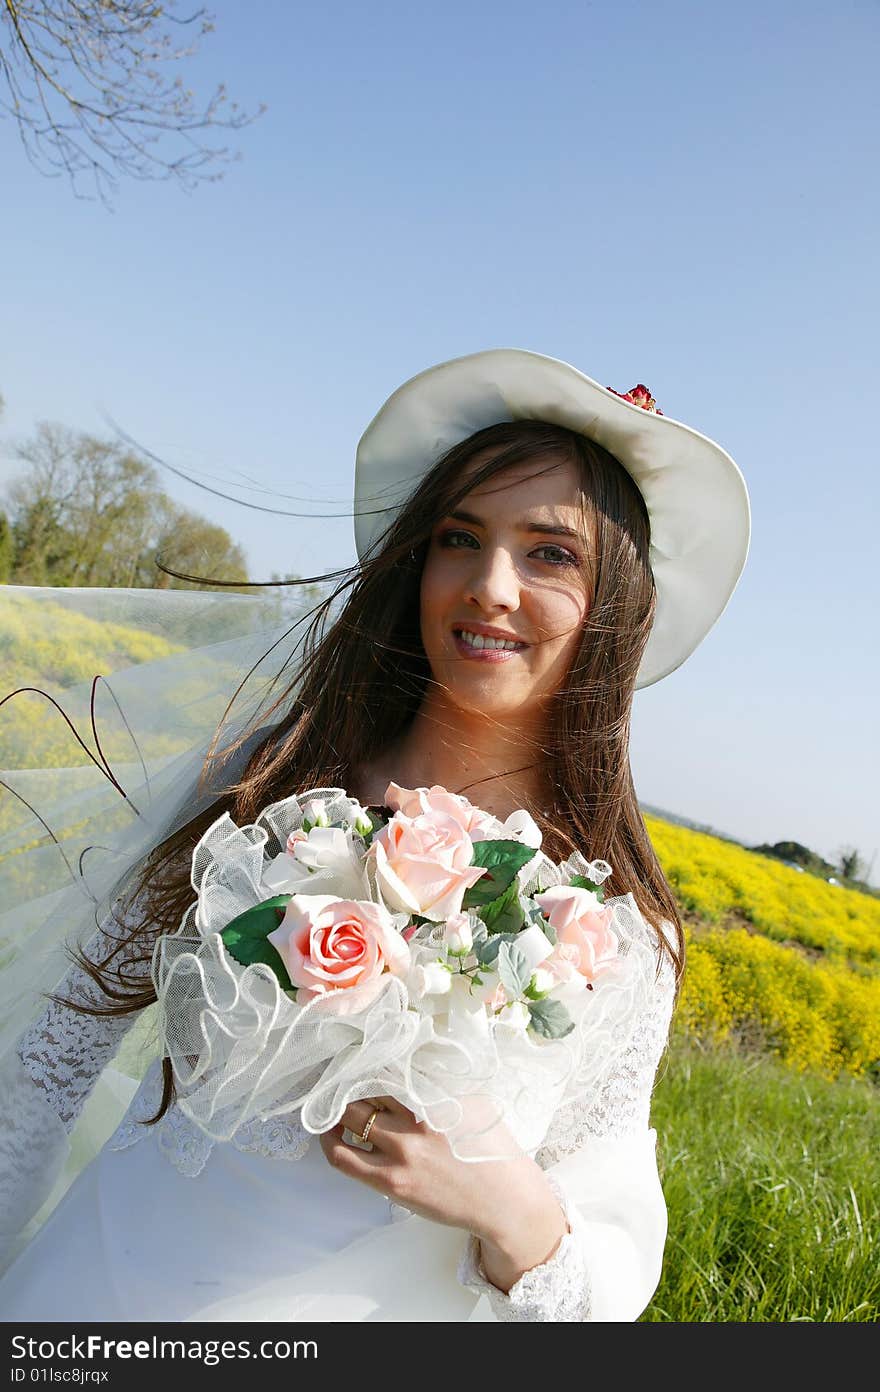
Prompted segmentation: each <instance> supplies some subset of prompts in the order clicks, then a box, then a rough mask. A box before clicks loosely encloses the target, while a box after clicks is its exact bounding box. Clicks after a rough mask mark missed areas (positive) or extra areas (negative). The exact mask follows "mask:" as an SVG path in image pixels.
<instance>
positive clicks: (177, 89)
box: [0, 0, 265, 205]
mask: <svg viewBox="0 0 880 1392" xmlns="http://www.w3.org/2000/svg"><path fill="white" fill-rule="evenodd" d="M176 5H177V0H168V3H167V4H164V5H163V4H159V3H156V0H0V20H2V21H3V28H0V118H2V117H3V116H4V115H5V116H6V117H7V118H11V119H13V120H14V121H15V122H16V123H17V126H18V131H19V135H20V137H21V140H22V144H23V146H24V150H25V153H26V154H27V156H28V158H29V159H30V161H31V163H32V164H33V165H34V166H35V168H37V169H39V170H40V172H41V173H43V174H48V175H50V176H53V177H57V176H58V175H61V174H67V175H68V176H69V178H70V180H71V184H72V186H73V189H74V192H75V193H76V194H77V196H79V197H82V196H94V195H87V194H83V192H82V187H83V183H84V182H85V183H87V184H90V185H92V187H93V189H94V194H96V195H97V196H98V197H100V198H101V199H103V201H104V202H105V203H107V204H108V205H109V202H110V196H111V195H112V194H113V193H114V192H115V191H116V189H117V187H118V182H119V179H120V177H130V178H135V179H172V178H173V179H176V180H177V181H178V182H179V183H180V184H181V185H182V186H183V187H184V188H186V189H193V188H194V187H195V186H196V185H197V184H199V183H202V182H214V181H216V180H217V179H219V178H222V174H223V171H222V169H218V166H219V165H223V164H227V163H228V162H229V161H230V160H232V159H235V158H237V156H236V155H233V154H231V153H230V151H229V150H228V149H227V148H226V147H225V146H217V145H214V144H211V143H210V142H209V139H208V137H207V136H206V132H209V131H212V130H215V129H225V130H240V129H241V128H242V127H243V126H246V125H248V124H250V122H251V121H253V120H255V119H256V117H257V116H259V115H261V114H262V112H263V111H264V110H265V107H264V106H260V107H259V109H258V110H257V111H256V112H254V113H252V114H251V115H248V114H246V113H244V112H242V111H241V110H240V109H239V107H238V104H237V103H236V102H228V99H227V95H226V89H225V87H224V85H223V84H222V83H221V84H220V85H219V86H218V87H217V88H216V90H215V91H214V93H213V94H212V95H211V97H210V98H209V100H208V101H207V102H206V103H205V104H204V105H201V106H200V105H199V104H198V103H197V101H196V96H195V93H194V92H193V91H191V90H190V89H189V88H187V87H186V86H185V85H184V80H183V77H182V76H181V75H180V73H179V72H177V73H176V75H175V76H174V77H169V76H168V67H169V65H174V64H179V63H181V62H182V61H183V60H185V59H186V58H189V57H192V55H193V54H194V53H195V52H196V51H197V49H198V45H199V41H200V40H201V39H202V38H203V37H204V36H205V35H207V34H210V33H211V32H212V31H213V28H214V24H213V20H212V18H211V16H210V15H209V14H208V13H207V12H206V11H205V10H204V9H198V10H195V11H193V13H191V14H188V15H186V16H185V17H179V16H177V15H175V14H172V13H171V11H172V10H173V9H174V8H175V7H176ZM175 28H177V29H179V30H189V31H190V41H189V43H188V44H185V45H178V44H177V43H176V42H175V34H174V30H175ZM4 90H5V96H4Z"/></svg>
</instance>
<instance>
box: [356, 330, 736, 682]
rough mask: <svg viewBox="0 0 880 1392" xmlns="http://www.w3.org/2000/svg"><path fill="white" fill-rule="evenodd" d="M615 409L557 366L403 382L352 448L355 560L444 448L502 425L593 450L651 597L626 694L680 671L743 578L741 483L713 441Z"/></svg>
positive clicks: (641, 412) (485, 358)
mask: <svg viewBox="0 0 880 1392" xmlns="http://www.w3.org/2000/svg"><path fill="white" fill-rule="evenodd" d="M633 390H634V391H635V392H636V393H637V400H638V399H645V398H647V400H648V401H649V402H650V403H651V405H650V406H649V407H647V408H646V407H645V406H643V405H638V404H634V402H632V401H629V400H625V399H624V397H623V396H622V395H618V394H617V393H616V392H615V391H613V390H612V389H610V388H608V387H603V386H600V385H599V383H598V382H594V381H593V380H592V378H590V377H585V376H584V374H583V373H582V372H578V370H577V368H575V367H572V366H571V365H570V364H569V363H566V362H561V361H560V360H559V359H558V358H547V357H544V356H543V355H542V354H540V353H529V352H526V351H525V350H524V349H521V348H494V349H489V350H487V351H486V352H482V353H472V354H470V355H469V356H468V357H464V358H453V359H452V360H451V361H450V362H444V363H439V364H438V365H437V366H436V367H430V368H428V369H427V371H425V372H420V373H419V374H418V375H417V376H416V377H411V378H410V380H409V381H408V382H404V384H403V386H402V387H398V389H397V391H396V392H394V393H393V395H392V396H390V397H389V398H388V400H387V401H386V402H385V404H384V406H383V407H382V408H381V410H380V411H379V412H378V414H377V415H376V416H375V417H374V419H373V420H372V421H371V422H370V424H369V425H368V426H367V429H366V430H365V431H364V433H363V435H362V436H361V440H360V443H359V444H358V449H357V459H356V463H355V488H354V511H355V543H356V546H357V551H358V556H359V557H360V558H361V559H363V557H364V556H366V554H367V552H368V551H369V550H370V549H371V547H372V546H373V545H374V544H375V543H376V542H377V541H378V539H379V537H380V536H381V535H382V533H383V532H384V531H385V530H386V528H387V527H388V526H389V524H390V523H391V522H392V521H393V520H394V518H395V516H396V515H397V514H398V513H399V512H400V511H401V510H402V508H403V506H404V505H405V503H406V502H407V500H408V499H409V498H410V497H411V495H412V494H413V492H414V491H415V489H416V488H417V487H418V485H419V484H420V483H421V481H422V479H423V478H424V476H425V475H426V474H427V473H428V471H429V470H430V469H431V468H432V467H433V466H434V464H436V463H437V461H438V460H439V459H440V457H441V456H442V455H444V454H445V453H446V451H447V450H449V449H451V448H452V446H453V445H457V444H459V443H460V442H461V441H462V440H466V439H468V438H469V436H471V435H473V434H475V433H476V431H478V430H483V429H484V428H485V427H486V426H489V425H497V424H499V423H500V422H501V421H515V420H540V421H547V422H549V423H551V424H554V425H564V426H567V427H568V428H569V430H574V431H577V432H578V433H579V434H581V435H585V436H586V437H587V439H589V440H595V441H596V443H597V444H599V445H602V446H603V447H604V448H605V449H606V450H608V452H609V453H610V454H612V455H614V457H615V459H617V460H619V461H620V463H621V464H622V465H623V467H624V468H625V469H626V471H627V473H629V474H630V476H631V477H632V478H633V480H634V481H635V483H636V485H637V486H638V488H639V489H640V491H641V493H642V496H643V497H644V500H645V504H646V506H647V509H648V516H649V518H650V523H651V543H650V552H649V558H650V564H651V569H652V571H653V573H654V583H655V585H656V589H657V608H656V615H655V618H654V624H653V627H652V629H651V636H650V638H649V639H648V643H647V646H646V648H645V652H644V656H643V658H642V663H641V666H640V667H639V673H638V679H637V681H636V686H637V687H644V686H650V685H651V684H652V683H653V682H657V681H660V679H661V678H662V677H666V676H668V675H669V673H670V672H674V671H675V669H676V668H677V667H680V666H681V664H682V663H683V662H684V661H685V659H686V658H687V657H689V656H690V654H691V653H692V652H693V651H694V649H695V648H696V647H697V646H698V645H699V644H700V643H701V642H702V641H703V639H704V638H705V636H706V634H707V633H708V632H709V630H710V628H712V626H713V624H715V623H716V622H717V620H718V619H719V617H720V616H721V614H722V613H723V611H724V609H725V608H726V606H727V602H728V600H729V599H730V596H731V595H732V594H733V591H734V589H735V588H736V585H737V581H738V580H739V577H740V575H741V574H742V570H743V567H744V565H745V563H746V557H747V555H748V549H749V535H750V529H751V519H750V512H749V495H748V490H747V488H746V483H745V479H744V478H743V476H742V474H741V473H740V471H739V469H738V468H737V466H736V464H735V463H734V461H733V460H732V459H731V457H730V455H729V454H727V452H726V451H725V450H723V449H722V448H721V446H720V445H717V444H715V442H714V440H710V439H708V438H707V437H706V436H705V435H701V434H700V433H699V431H697V430H692V429H691V427H690V426H689V425H683V424H682V422H681V421H676V420H672V419H671V418H670V417H669V416H666V415H663V414H661V413H660V412H659V411H657V410H655V409H654V408H653V399H652V398H650V396H649V395H648V394H647V392H645V391H644V389H642V391H639V390H638V389H635V388H634V389H633Z"/></svg>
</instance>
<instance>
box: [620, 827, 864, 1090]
mask: <svg viewBox="0 0 880 1392" xmlns="http://www.w3.org/2000/svg"><path fill="white" fill-rule="evenodd" d="M646 821H647V824H648V830H649V833H650V835H651V840H652V842H653V844H654V848H655V850H656V852H657V856H658V859H659V861H660V864H661V865H662V867H663V870H664V873H665V874H666V876H667V878H668V879H669V881H670V884H671V885H672V887H673V889H674V890H675V893H676V896H677V898H678V901H679V904H680V906H681V909H682V912H683V915H684V917H685V920H686V926H687V937H688V970H687V973H686V977H685V985H684V988H683V991H682V997H681V1001H680V1004H679V1008H678V1012H677V1015H676V1029H677V1030H678V1031H680V1032H682V1033H683V1034H685V1035H688V1036H690V1037H692V1038H696V1039H698V1040H699V1041H700V1042H702V1043H704V1044H711V1043H713V1042H721V1041H736V1042H739V1043H741V1044H743V1045H744V1046H746V1047H750V1048H753V1049H759V1050H761V1051H762V1052H766V1053H769V1054H771V1055H773V1056H775V1057H777V1058H779V1059H780V1060H781V1061H782V1062H784V1063H786V1064H787V1065H789V1066H790V1067H792V1068H795V1069H798V1070H805V1069H809V1070H812V1071H814V1072H817V1073H819V1074H821V1075H823V1076H824V1077H827V1078H835V1077H837V1076H838V1075H839V1074H841V1073H850V1074H853V1075H855V1076H856V1077H871V1078H877V1079H880V899H875V898H872V897H871V896H870V895H867V894H860V893H858V892H857V891H856V890H852V889H847V888H844V887H842V886H836V885H830V884H828V883H827V882H826V881H824V880H821V879H819V878H817V877H816V876H814V875H809V874H800V873H799V872H798V871H796V870H793V869H790V868H789V867H788V866H786V865H783V864H781V863H776V862H774V861H773V860H771V859H770V858H769V857H765V856H759V855H755V854H754V853H753V852H751V851H747V850H745V849H744V848H743V847H741V846H736V845H733V844H730V843H728V842H726V841H721V840H719V839H717V838H716V837H713V836H708V835H706V834H704V833H702V832H696V831H690V830H688V829H687V828H684V827H678V826H673V825H671V824H670V823H668V822H663V821H660V820H659V819H658V818H655V817H650V818H647V819H646Z"/></svg>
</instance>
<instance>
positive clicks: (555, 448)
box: [55, 421, 685, 1122]
mask: <svg viewBox="0 0 880 1392" xmlns="http://www.w3.org/2000/svg"><path fill="white" fill-rule="evenodd" d="M566 461H568V462H571V463H573V464H574V465H575V466H576V468H577V470H578V474H579V477H580V480H581V487H582V505H583V514H584V519H585V523H586V525H587V533H586V534H587V535H589V536H590V539H591V545H590V552H591V554H590V557H589V561H588V573H589V590H590V604H589V610H588V613H587V616H586V619H585V621H584V624H583V630H582V634H581V641H580V646H579V649H578V651H577V653H576V656H575V658H574V660H573V662H572V664H571V667H570V670H569V672H568V675H567V678H566V680H565V682H564V684H563V686H562V687H561V689H560V690H559V691H558V692H557V693H556V695H555V696H554V698H553V703H552V708H551V711H550V718H549V722H548V729H547V730H546V732H545V734H544V736H543V737H542V739H541V743H540V747H539V748H538V747H534V748H533V749H532V750H531V755H530V757H532V758H533V759H540V760H542V761H544V763H545V767H546V768H547V770H548V772H549V774H550V776H551V782H552V786H553V787H554V789H555V791H556V805H555V808H553V809H551V810H550V814H549V815H545V811H544V810H542V809H541V808H538V807H536V806H529V807H528V810H529V811H530V812H531V813H532V815H533V816H534V818H535V820H536V821H537V822H538V824H539V826H540V827H541V829H542V832H543V833H544V843H543V848H544V850H545V851H546V852H547V854H548V855H551V856H552V857H553V858H554V859H559V858H561V857H562V856H565V855H567V854H568V853H569V852H571V851H572V850H575V849H577V850H580V851H582V852H583V854H584V855H585V856H586V857H587V859H589V860H595V859H602V860H606V861H608V862H609V863H610V864H611V866H612V867H613V869H612V874H611V876H610V878H609V879H608V880H607V881H606V893H607V894H609V895H618V894H626V893H627V892H629V893H631V894H632V896H633V898H634V899H635V902H636V904H637V905H638V907H639V909H640V911H641V912H642V914H643V916H644V917H645V919H646V920H647V921H648V922H649V923H651V924H652V926H653V927H654V928H655V929H657V930H658V938H659V954H658V970H659V965H660V962H661V961H662V957H663V955H664V954H666V955H668V956H669V957H671V958H672V961H673V962H674V964H675V972H676V978H677V982H678V984H679V985H680V982H681V977H682V973H683V970H684V957H685V947H684V933H683V929H682V923H681V917H680V914H679V911H678V908H677V905H676V902H675V898H674V896H673V894H672V891H671V889H670V887H669V885H668V883H667V881H666V879H665V877H664V875H663V872H662V870H661V868H660V865H659V863H658V861H657V857H656V856H655V854H654V850H653V847H652V845H651V841H650V838H649V836H648V833H647V830H646V827H645V823H644V820H643V818H642V815H641V812H640V810H639V805H638V801H637V799H636V794H635V789H634V787H633V780H632V772H631V769H630V762H629V733H630V717H631V709H632V699H633V694H634V691H635V683H636V677H637V674H638V668H639V663H640V661H641V658H642V654H643V652H644V650H645V645H646V643H647V641H648V637H649V634H650V631H651V625H652V623H653V619H654V610H655V604H656V593H655V588H654V579H653V575H652V573H651V568H650V564H649V559H648V546H649V541H650V524H649V518H648V514H647V510H646V508H645V504H644V500H643V498H642V495H641V493H640V492H639V490H638V488H637V487H636V485H635V484H634V483H633V481H632V479H631V478H630V476H629V474H628V473H627V472H626V470H625V469H624V468H623V467H622V466H621V465H620V464H619V463H618V461H617V460H616V459H615V458H614V457H613V455H611V454H609V453H608V451H607V450H605V449H603V448H602V446H601V445H598V444H596V443H594V442H593V441H591V440H588V439H586V438H585V437H584V436H581V435H579V434H576V433H574V432H573V431H570V430H568V429H566V428H564V427H562V426H555V425H549V424H545V423H544V422H541V421H518V422H512V423H504V424H500V425H493V426H490V427H488V428H487V429H485V430H481V431H479V432H478V433H477V434H475V435H472V436H471V437H469V438H468V439H467V440H465V441H463V442H462V443H461V444H458V445H456V446H454V447H453V448H452V449H451V450H449V451H448V452H447V454H445V455H444V456H443V458H442V459H441V460H439V462H438V463H437V464H436V465H435V466H434V468H433V469H432V470H430V471H429V473H428V474H427V475H426V476H425V478H424V479H423V481H422V483H421V484H420V485H419V487H418V488H417V489H416V491H415V492H414V494H413V496H412V497H411V498H410V500H409V502H408V503H407V505H406V507H405V508H404V509H403V511H402V512H401V513H400V515H399V516H398V517H397V518H396V519H395V520H394V521H393V523H392V524H391V525H390V526H389V528H388V529H387V531H386V532H385V534H384V535H383V536H382V537H381V538H380V540H379V542H378V543H377V544H376V545H374V546H373V548H372V549H371V551H370V553H369V554H368V555H367V556H366V557H365V558H364V559H363V560H362V562H361V564H360V565H359V566H358V567H357V568H354V569H353V570H352V571H351V572H350V573H349V574H348V575H346V576H345V577H344V578H343V580H342V581H341V582H340V583H339V584H338V585H337V586H336V588H335V589H334V590H333V592H332V593H331V594H330V595H329V596H328V597H327V598H325V599H324V600H322V601H321V603H319V604H318V605H317V606H316V608H315V609H314V610H313V611H311V614H310V616H309V618H310V622H309V627H308V631H307V635H306V640H305V643H304V646H303V656H302V662H301V665H300V668H299V671H298V673H297V675H296V677H295V679H294V681H293V682H291V683H289V684H288V685H287V687H285V688H284V690H282V692H281V694H280V695H279V696H278V698H277V700H276V701H275V702H274V703H273V704H272V705H271V706H270V707H269V709H268V711H266V710H265V709H263V710H262V711H261V719H263V720H265V717H266V715H267V714H268V715H269V716H271V715H272V714H273V713H274V712H275V711H277V710H278V709H279V708H283V709H284V714H282V716H281V717H280V718H277V719H276V720H275V721H270V722H269V723H268V724H267V725H266V726H265V727H260V729H258V730H254V729H250V730H245V731H243V732H242V733H241V735H240V738H239V739H238V740H237V741H236V743H235V744H234V745H233V746H231V747H228V748H227V749H225V750H224V751H223V760H222V763H223V765H224V766H225V764H226V762H228V761H229V760H230V759H234V757H235V754H236V751H238V752H239V754H240V755H241V752H242V750H243V749H244V747H245V745H246V744H247V757H246V758H245V759H244V768H243V770H242V771H241V773H240V776H239V778H238V779H237V780H232V781H230V780H228V779H227V780H224V782H223V785H222V786H221V787H220V788H219V790H218V791H217V796H216V797H213V799H212V800H211V801H210V803H209V805H208V806H207V807H206V808H205V809H204V810H203V811H202V812H200V813H199V814H198V815H197V816H195V817H193V818H192V819H191V820H190V821H188V822H187V823H186V824H185V825H184V826H182V827H180V828H178V829H177V830H176V831H175V832H174V833H173V834H172V835H170V836H169V837H168V838H167V839H166V840H164V841H163V842H162V843H161V844H159V845H158V846H156V847H155V848H154V849H153V850H152V851H151V852H150V853H149V855H148V856H147V857H146V858H145V859H144V861H143V862H142V864H141V865H140V866H139V867H137V873H136V875H135V876H134V879H133V881H132V882H131V887H130V891H129V892H128V893H127V894H126V896H125V897H126V899H127V901H128V902H131V901H132V900H133V899H135V898H138V900H139V921H138V922H137V923H136V924H135V926H134V927H132V928H130V929H127V930H126V929H124V928H123V931H122V932H121V933H120V934H118V936H117V937H116V938H115V939H114V946H113V947H112V949H111V950H110V951H109V952H108V953H107V955H106V956H105V957H103V958H102V959H101V960H99V961H96V962H93V961H91V960H90V959H89V958H88V957H87V956H86V955H85V953H84V952H82V951H74V952H73V956H74V957H75V959H76V961H77V962H78V963H79V965H80V966H81V967H82V968H83V969H84V970H85V971H86V972H87V973H88V974H89V976H90V977H91V978H92V980H93V981H94V982H95V983H96V984H97V985H98V986H99V987H100V988H101V990H102V992H103V994H104V996H105V998H106V1004H104V1003H102V1004H100V1005H85V1004H83V1003H81V1002H80V1003H77V1002H76V1001H73V1000H65V999H64V998H63V997H57V996H56V997H55V999H57V1000H59V1001H61V1003H63V1004H65V1005H68V1006H70V1007H72V1008H74V1009H77V1010H80V1011H81V1012H82V1013H85V1014H100V1015H127V1014H130V1013H132V1012H134V1011H138V1010H141V1009H143V1008H145V1007H146V1006H149V1005H152V1004H153V1003H154V1002H155V1000H156V995H155V991H154V989H153V986H152V983H149V984H148V985H146V986H144V984H143V975H142V974H141V975H140V977H138V968H141V969H142V968H143V966H144V965H145V963H146V962H148V961H149V960H150V958H151V957H152V951H153V947H154V945H155V942H156V940H157V938H158V937H159V936H160V935H161V934H162V933H168V932H174V931H176V930H177V928H178V927H179V926H180V922H181V919H182V918H183V916H184V914H185V912H186V910H187V909H188V908H189V907H190V905H191V904H192V902H193V890H192V883H191V880H190V867H191V858H192V851H193V849H194V847H195V845H196V843H197V842H198V840H199V839H200V838H201V836H202V835H203V834H204V832H205V831H206V830H207V829H208V827H209V826H210V825H211V823H212V822H214V821H215V820H216V819H217V817H219V816H220V815H222V813H223V812H228V813H229V815H230V817H231V818H232V820H233V821H234V822H236V823H237V824H238V825H239V826H241V825H245V824H247V823H251V822H253V821H254V820H255V819H256V817H257V815H258V814H259V812H260V811H261V810H262V808H263V807H265V806H267V805H268V804H269V803H272V802H276V801H279V800H280V799H282V798H284V797H289V796H290V794H291V793H293V792H296V791H297V790H298V789H299V790H304V789H306V788H317V787H345V788H349V784H348V780H349V777H350V773H351V770H352V769H353V768H355V767H357V766H360V765H363V764H368V763H370V762H371V761H372V760H373V759H375V758H376V757H377V756H378V755H379V754H380V753H381V750H382V749H383V748H385V747H386V746H388V745H390V744H391V743H392V742H393V741H395V740H396V739H397V738H398V737H399V736H400V735H401V733H402V732H403V731H404V730H405V729H406V728H407V726H408V725H409V723H410V722H411V721H412V719H413V717H414V716H415V714H416V711H417V710H418V709H419V706H420V704H421V702H422V699H423V697H424V695H425V692H426V690H427V687H428V683H429V682H431V681H433V680H434V679H433V677H432V675H431V671H430V667H429V664H428V659H427V657H426V655H425V652H424V649H423V647H422V642H421V633H420V623H419V582H420V577H421V572H422V567H423V564H424V561H425V556H426V554H427V550H428V546H429V543H430V539H431V534H432V531H433V528H434V527H435V525H436V523H437V522H438V521H439V520H440V519H441V518H443V517H445V516H447V515H448V514H449V512H451V511H452V510H453V509H454V508H455V507H456V506H457V504H458V503H459V502H460V501H461V500H462V499H463V498H464V497H465V495H466V494H467V493H469V492H470V491H471V489H473V488H475V487H477V486H478V485H479V484H481V483H483V482H485V481H486V480H488V479H490V478H492V477H494V476H495V475H496V474H501V473H502V472H503V471H504V470H505V469H509V468H511V467H512V466H513V465H517V464H523V463H529V462H531V463H534V464H535V466H536V468H541V467H545V468H546V467H554V466H555V465H556V464H558V463H560V462H566ZM474 465H476V467H473V466H474ZM466 466H467V467H466ZM346 592H348V593H347V598H345V596H346ZM340 601H344V602H342V604H341V609H340ZM218 767H220V763H219V761H218V763H216V764H214V763H212V762H211V760H210V756H209V758H207V759H206V761H205V767H204V768H203V770H202V776H201V779H200V783H199V788H200V789H202V787H203V786H204V784H205V780H206V779H208V780H210V779H211V778H212V777H214V776H215V775H216V771H217V768H218ZM221 772H222V768H221ZM349 791H350V792H352V793H353V794H355V795H356V794H357V792H358V790H357V789H352V788H349ZM473 801H475V802H477V803H478V802H479V796H475V797H474V798H473ZM116 902H117V903H120V902H121V900H117V901H116ZM664 920H665V921H666V923H667V924H671V926H672V929H673V932H672V934H671V935H670V936H671V941H669V940H668V939H667V934H665V933H664V932H663V931H662V929H661V923H662V922H663V921H664ZM117 922H119V920H117ZM120 926H123V925H121V924H120ZM667 932H668V930H667ZM163 1070H164V1084H165V1086H164V1090H163V1096H162V1102H161V1106H160V1108H159V1111H158V1112H157V1114H156V1116H155V1117H154V1118H152V1119H151V1120H152V1122H156V1121H158V1120H159V1119H160V1118H161V1117H162V1116H163V1115H164V1114H165V1112H166V1110H167V1109H168V1107H169V1106H170V1104H171V1102H172V1101H173V1099H174V1096H175V1090H174V1079H173V1074H172V1069H171V1063H170V1060H168V1059H164V1060H163Z"/></svg>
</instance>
